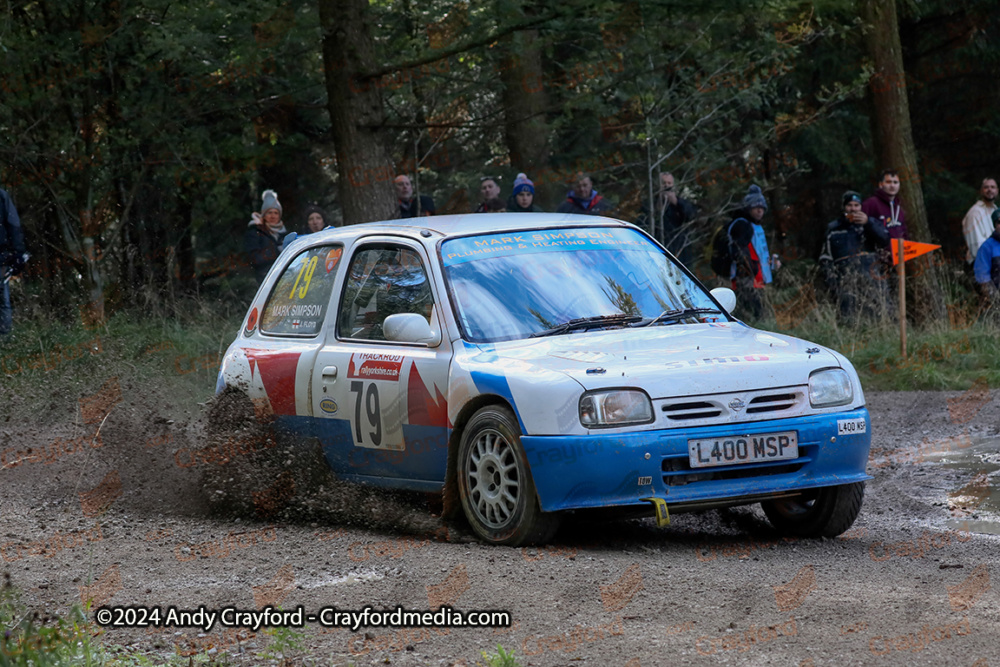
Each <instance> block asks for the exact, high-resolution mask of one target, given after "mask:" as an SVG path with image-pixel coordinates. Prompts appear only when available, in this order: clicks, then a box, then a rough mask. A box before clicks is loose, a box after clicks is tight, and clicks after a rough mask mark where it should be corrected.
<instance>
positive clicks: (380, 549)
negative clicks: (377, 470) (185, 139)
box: [0, 380, 1000, 667]
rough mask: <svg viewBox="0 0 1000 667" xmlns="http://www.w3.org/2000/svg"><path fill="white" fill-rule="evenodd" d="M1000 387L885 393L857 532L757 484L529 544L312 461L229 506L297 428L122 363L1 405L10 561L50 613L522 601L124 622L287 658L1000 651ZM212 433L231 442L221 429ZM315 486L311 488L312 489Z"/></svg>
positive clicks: (940, 657)
mask: <svg viewBox="0 0 1000 667" xmlns="http://www.w3.org/2000/svg"><path fill="white" fill-rule="evenodd" d="M997 395H998V394H997V392H993V393H990V391H989V390H988V389H986V388H973V389H972V390H970V391H968V392H965V393H961V394H960V393H957V392H905V393H870V394H869V395H868V400H869V410H870V411H871V415H872V425H873V447H872V458H871V461H870V464H869V472H870V473H871V474H872V475H873V476H874V477H875V479H874V481H872V482H869V484H868V488H867V491H866V497H865V503H864V508H863V509H862V514H861V517H860V518H859V520H858V521H857V523H856V524H855V526H854V527H853V528H852V529H851V530H850V531H849V532H848V533H847V534H845V535H843V536H841V537H840V538H837V539H832V540H818V541H816V540H787V539H782V538H780V537H778V536H776V535H775V534H774V533H773V532H772V531H771V530H770V528H769V525H768V524H767V522H766V520H765V519H764V516H763V513H762V512H761V511H760V510H759V508H756V507H751V508H737V509H732V510H722V511H712V512H707V513H701V514H682V515H677V516H675V517H673V521H672V523H671V525H670V526H669V527H666V528H663V529H659V528H657V527H656V525H655V523H654V522H653V521H652V520H650V519H642V520H627V521H622V520H619V521H609V522H600V521H598V520H596V519H594V518H590V517H588V518H583V517H578V518H576V519H574V520H572V521H569V522H568V523H567V525H566V526H565V527H564V528H563V530H562V531H561V532H560V533H559V534H558V535H557V536H556V538H555V539H554V541H553V542H552V543H551V544H549V545H547V546H545V547H541V548H525V549H511V548H498V547H488V546H484V545H481V544H479V543H477V542H475V541H474V540H472V539H470V538H469V537H468V534H467V533H466V532H465V531H464V530H463V529H462V527H461V526H460V525H446V524H444V523H442V522H441V520H440V519H438V518H437V516H436V514H435V512H436V511H438V508H436V507H435V506H434V503H433V502H429V501H428V500H427V499H426V498H425V497H423V496H420V495H416V496H414V495H405V494H404V495H386V494H379V493H375V492H373V491H370V490H365V489H360V488H357V487H348V488H343V487H335V488H326V490H325V492H323V493H313V492H312V491H310V488H311V487H310V486H309V484H311V483H312V482H309V481H308V480H306V481H303V480H300V479H298V478H294V479H293V478H292V476H287V478H281V477H280V476H279V478H278V479H277V481H273V483H271V484H268V485H262V486H260V488H259V489H258V490H257V491H255V492H254V493H253V494H252V496H251V498H252V503H251V504H252V507H250V512H249V515H255V517H256V518H254V516H244V517H242V518H240V517H236V518H233V517H226V516H222V515H219V514H218V513H216V512H213V511H212V510H211V507H212V506H215V505H218V504H219V503H218V502H216V503H210V502H209V500H211V499H212V498H211V494H208V496H209V497H206V491H205V490H204V481H205V479H206V475H207V476H208V478H211V477H212V476H213V475H214V476H215V477H216V478H217V477H218V476H219V475H220V471H224V470H226V469H224V468H221V467H220V466H219V459H220V458H221V455H220V452H224V451H226V450H225V447H229V448H230V449H229V453H230V454H232V455H233V457H234V458H238V457H239V456H242V455H248V454H247V452H249V455H252V454H253V450H257V449H260V450H263V449H265V448H267V447H268V446H269V445H270V444H273V443H269V442H268V441H267V438H266V435H260V434H256V435H255V434H253V433H251V432H250V431H248V430H247V429H243V430H242V431H241V430H240V428H241V426H240V423H239V420H234V423H233V424H227V423H224V422H225V420H216V423H214V424H212V425H209V424H208V421H209V420H208V418H207V416H206V415H204V414H202V415H198V414H183V413H180V412H178V413H176V414H175V413H174V412H172V411H171V409H170V407H169V406H170V400H169V397H155V396H151V395H150V394H149V393H148V391H146V390H144V389H142V390H141V389H140V388H139V387H131V386H127V383H126V384H122V385H119V384H118V381H117V380H115V381H114V382H113V383H110V381H109V384H107V385H105V387H103V388H102V390H101V392H98V394H95V395H94V396H92V397H84V399H82V400H81V401H80V402H79V408H80V409H79V410H78V411H77V414H76V416H75V417H74V418H73V419H68V420H66V421H59V419H57V418H55V417H51V418H49V417H46V418H39V419H36V420H34V421H31V422H25V423H18V422H15V421H10V420H9V421H7V422H6V423H4V424H2V427H0V452H2V460H0V465H3V469H0V498H2V503H0V556H2V559H3V563H2V566H3V570H2V571H3V572H7V573H9V574H10V576H11V579H12V582H13V584H14V585H15V586H16V587H17V588H19V589H20V590H21V593H22V599H23V600H24V602H26V603H27V604H28V605H30V606H31V607H32V608H35V609H39V610H41V611H44V612H47V613H60V614H62V613H66V611H67V609H68V608H69V606H70V605H71V604H74V603H79V602H80V601H81V600H82V599H90V600H92V604H93V605H94V607H95V608H96V607H97V606H100V605H144V606H159V607H161V608H163V609H166V608H167V607H168V606H171V605H173V606H176V607H177V608H178V609H181V610H195V609H197V608H199V607H205V608H207V609H209V610H219V609H221V608H224V607H235V608H238V609H240V610H256V609H258V608H261V607H264V606H266V605H268V604H272V605H276V606H280V607H282V608H283V609H285V610H294V609H297V608H298V607H300V606H301V607H302V608H303V609H304V610H305V612H306V613H315V612H318V611H319V610H320V609H321V608H324V607H335V608H337V609H338V610H355V609H360V608H363V607H365V606H367V605H371V606H372V607H374V608H376V609H380V608H394V607H395V606H397V605H402V606H404V607H405V608H407V609H412V610H418V611H422V610H429V609H434V608H437V607H438V606H440V605H450V606H453V607H454V608H456V609H459V610H502V611H508V612H510V614H511V617H512V621H513V624H512V626H511V627H509V628H451V629H447V628H399V627H397V628H388V627H387V628H374V627H369V628H366V629H361V630H360V631H358V632H352V631H350V630H347V629H343V628H337V627H323V626H322V625H321V624H320V623H318V622H312V623H306V625H305V627H304V629H303V630H302V631H301V632H302V633H303V635H304V636H303V638H302V643H301V648H299V649H296V648H293V647H291V646H290V644H291V642H289V641H288V638H287V637H284V636H283V635H282V633H274V632H266V631H263V630H258V631H257V632H254V631H252V630H248V629H242V630H240V629H236V628H223V627H221V625H218V624H217V625H216V627H214V628H213V629H212V631H211V632H208V633H205V632H203V631H202V630H200V629H197V628H181V629H178V628H173V627H171V628H146V629H141V628H107V629H105V631H104V632H103V634H102V635H101V641H103V642H104V643H105V645H107V646H116V647H127V648H129V649H130V650H134V651H140V652H144V653H147V654H149V656H150V657H151V658H152V659H154V660H157V659H158V658H157V656H169V655H171V654H174V653H180V654H181V655H192V656H197V655H202V654H204V653H208V655H211V656H213V657H215V658H216V659H219V660H223V659H225V660H228V661H229V663H230V664H236V665H257V664H277V663H278V660H277V658H276V657H274V658H265V657H262V656H263V654H264V653H265V652H267V651H270V653H271V654H272V655H274V656H276V655H277V654H279V653H281V654H283V655H284V656H285V657H290V658H291V659H292V661H291V662H290V663H287V664H303V663H304V664H323V665H330V664H333V665H350V664H354V665H369V664H386V665H389V664H391V665H442V666H444V665H449V666H450V665H469V666H471V665H475V664H477V662H481V661H482V657H481V653H480V652H481V651H482V650H488V651H490V652H492V653H495V652H496V647H497V645H498V644H499V645H502V646H503V647H504V648H505V649H508V650H509V649H513V650H514V651H515V655H516V656H517V657H518V659H519V661H520V663H521V664H522V665H544V666H548V665H578V664H587V665H601V666H604V665H613V666H627V667H638V666H640V665H642V666H650V665H681V664H684V665H687V664H691V665H717V664H723V665H816V666H819V665H875V664H877V665H906V666H907V667H910V666H912V665H962V666H966V667H972V666H975V667H985V666H987V665H1000V585H997V583H996V580H997V578H998V577H1000V535H998V534H997V533H1000V518H998V515H1000V495H998V490H997V489H998V487H1000V485H998V483H997V480H998V479H1000V472H997V471H998V470H1000V437H998V436H1000V423H998V414H1000V410H998V399H997ZM226 429H231V430H233V431H234V432H236V433H238V437H235V436H234V437H231V438H229V439H228V440H226V438H224V437H223V435H224V434H225V431H226ZM206 439H209V440H212V439H214V442H216V443H217V444H219V443H221V444H219V447H217V448H216V449H214V450H206V449H205V446H204V443H205V441H206ZM227 442H228V444H226V443H227ZM241 448H242V449H241ZM213 452H214V453H213ZM222 474H225V473H222ZM319 483H322V482H317V484H319ZM296 484H298V486H296ZM305 496H310V497H311V499H312V500H315V501H316V502H313V503H311V511H310V503H308V502H303V503H300V504H296V499H298V500H309V498H305ZM316 499H319V500H316ZM216 500H217V499H216ZM324 504H325V505H326V506H325V507H322V505H324ZM317 505H320V506H321V507H317ZM222 654H225V656H223V655H222Z"/></svg>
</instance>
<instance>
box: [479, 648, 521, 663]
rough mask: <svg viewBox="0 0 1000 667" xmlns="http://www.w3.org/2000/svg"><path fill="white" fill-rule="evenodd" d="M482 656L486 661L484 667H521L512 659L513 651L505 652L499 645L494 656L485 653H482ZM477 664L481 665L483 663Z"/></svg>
mask: <svg viewBox="0 0 1000 667" xmlns="http://www.w3.org/2000/svg"><path fill="white" fill-rule="evenodd" d="M482 655H483V660H485V661H486V663H485V667H521V663H520V662H518V661H517V659H516V658H515V657H514V649H511V650H510V651H505V650H504V647H503V646H501V645H500V644H497V653H496V655H490V654H489V653H487V652H486V651H482ZM478 664H480V665H482V664H483V663H478Z"/></svg>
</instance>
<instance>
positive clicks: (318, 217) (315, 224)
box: [305, 204, 334, 234]
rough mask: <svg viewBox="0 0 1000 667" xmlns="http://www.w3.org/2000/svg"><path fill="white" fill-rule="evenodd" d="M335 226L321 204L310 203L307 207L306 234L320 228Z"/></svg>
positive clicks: (313, 232)
mask: <svg viewBox="0 0 1000 667" xmlns="http://www.w3.org/2000/svg"><path fill="white" fill-rule="evenodd" d="M333 226H334V225H333V223H331V222H330V216H328V215H327V214H326V211H324V210H323V209H321V208H320V207H319V206H316V205H315V204H310V205H309V206H307V207H306V231H305V233H306V234H315V233H316V232H318V231H320V230H323V229H326V228H327V227H333Z"/></svg>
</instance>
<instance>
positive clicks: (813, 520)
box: [760, 482, 865, 537]
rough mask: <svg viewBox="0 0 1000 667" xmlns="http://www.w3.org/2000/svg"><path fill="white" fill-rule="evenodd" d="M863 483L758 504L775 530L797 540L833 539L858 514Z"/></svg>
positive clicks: (862, 496)
mask: <svg viewBox="0 0 1000 667" xmlns="http://www.w3.org/2000/svg"><path fill="white" fill-rule="evenodd" d="M864 497H865V483H864V482H855V483H854V484H843V485H841V486H828V487H824V488H821V489H810V490H808V491H805V492H803V494H802V495H801V496H799V497H797V498H791V499H788V500H769V501H767V502H763V503H761V504H760V505H761V507H762V508H763V509H764V514H766V515H767V519H768V521H770V522H771V525H772V526H774V527H775V528H776V529H777V530H779V531H780V532H782V533H785V534H787V535H794V536H796V537H836V536H837V535H840V534H841V533H843V532H844V531H846V530H847V529H848V528H850V527H851V524H853V523H854V520H855V519H857V518H858V514H860V513H861V502H862V500H864Z"/></svg>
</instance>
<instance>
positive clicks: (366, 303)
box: [338, 245, 434, 340]
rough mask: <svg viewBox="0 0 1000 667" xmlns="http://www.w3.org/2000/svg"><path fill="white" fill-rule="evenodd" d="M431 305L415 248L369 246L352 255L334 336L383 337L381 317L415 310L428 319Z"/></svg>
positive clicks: (428, 286)
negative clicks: (336, 333) (336, 334)
mask: <svg viewBox="0 0 1000 667" xmlns="http://www.w3.org/2000/svg"><path fill="white" fill-rule="evenodd" d="M433 306H434V297H433V295H432V294H431V287H430V283H428V281H427V272H426V271H425V270H424V266H423V263H422V262H421V261H420V255H418V254H417V252H416V251H415V250H411V249H409V248H401V247H399V246H391V245H379V246H370V247H367V248H364V249H362V250H360V251H359V252H357V253H355V254H354V258H353V259H352V260H351V266H350V268H349V269H348V271H347V281H346V282H345V284H344V296H343V299H342V300H341V302H340V318H339V321H338V325H339V327H338V335H339V336H340V337H341V338H351V339H354V340H385V335H384V334H383V333H382V322H384V321H385V318H387V317H389V316H390V315H395V314H396V313H418V314H420V315H423V316H424V317H425V318H427V319H428V321H430V317H431V311H432V309H433Z"/></svg>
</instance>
